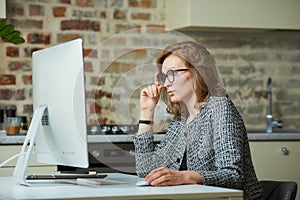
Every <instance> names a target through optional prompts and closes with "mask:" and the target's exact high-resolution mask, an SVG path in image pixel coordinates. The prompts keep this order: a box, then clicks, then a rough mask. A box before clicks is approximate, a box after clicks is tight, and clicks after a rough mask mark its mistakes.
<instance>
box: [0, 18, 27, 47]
mask: <svg viewBox="0 0 300 200" xmlns="http://www.w3.org/2000/svg"><path fill="white" fill-rule="evenodd" d="M0 36H1V38H2V39H3V40H4V41H5V42H10V43H13V44H22V43H24V42H25V40H24V38H22V37H21V32H20V31H18V30H15V27H14V25H12V24H5V21H4V20H0Z"/></svg>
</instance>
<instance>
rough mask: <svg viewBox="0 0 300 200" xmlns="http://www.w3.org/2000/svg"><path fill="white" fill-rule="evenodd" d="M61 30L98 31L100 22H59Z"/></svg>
mask: <svg viewBox="0 0 300 200" xmlns="http://www.w3.org/2000/svg"><path fill="white" fill-rule="evenodd" d="M60 27H61V30H63V31H64V30H86V31H95V32H98V31H100V22H98V21H90V20H75V19H74V20H64V21H62V22H61V26H60Z"/></svg>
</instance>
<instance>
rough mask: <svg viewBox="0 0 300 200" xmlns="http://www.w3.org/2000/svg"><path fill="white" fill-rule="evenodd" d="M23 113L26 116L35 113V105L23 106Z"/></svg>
mask: <svg viewBox="0 0 300 200" xmlns="http://www.w3.org/2000/svg"><path fill="white" fill-rule="evenodd" d="M23 113H24V114H32V113H33V105H32V104H24V105H23Z"/></svg>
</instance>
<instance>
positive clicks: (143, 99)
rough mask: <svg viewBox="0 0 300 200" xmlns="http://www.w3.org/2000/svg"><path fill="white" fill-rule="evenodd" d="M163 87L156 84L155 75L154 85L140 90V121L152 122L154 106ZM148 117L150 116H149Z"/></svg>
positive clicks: (156, 76)
mask: <svg viewBox="0 0 300 200" xmlns="http://www.w3.org/2000/svg"><path fill="white" fill-rule="evenodd" d="M163 87H164V86H162V85H159V83H158V74H157V73H156V75H155V83H154V84H152V85H150V86H148V87H146V88H144V89H142V91H141V93H140V111H141V119H143V120H152V119H151V118H152V116H151V115H153V112H154V109H155V107H156V104H157V102H158V100H159V97H160V92H161V90H162V88H163ZM149 115H150V116H149Z"/></svg>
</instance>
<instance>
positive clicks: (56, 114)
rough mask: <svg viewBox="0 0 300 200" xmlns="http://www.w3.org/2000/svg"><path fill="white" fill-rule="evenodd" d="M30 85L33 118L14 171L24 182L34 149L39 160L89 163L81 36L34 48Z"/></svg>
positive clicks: (19, 180)
mask: <svg viewBox="0 0 300 200" xmlns="http://www.w3.org/2000/svg"><path fill="white" fill-rule="evenodd" d="M32 87H33V107H34V114H33V119H32V121H31V124H30V126H29V129H28V132H27V135H26V139H25V142H24V144H23V147H22V150H21V153H20V154H21V155H20V156H19V158H18V161H17V165H16V167H15V170H14V174H13V177H14V180H15V181H16V182H17V183H20V184H23V185H28V182H27V180H26V176H27V173H26V172H27V168H28V162H29V159H30V156H31V154H32V153H33V152H35V154H36V156H37V160H38V161H39V162H41V163H48V164H53V165H65V166H73V167H80V168H87V167H88V164H89V161H88V148H87V130H86V129H87V127H86V104H85V81H84V62H83V50H82V40H81V39H76V40H73V41H70V42H66V43H63V44H59V45H56V46H53V47H49V48H46V49H43V50H39V51H36V52H34V53H33V55H32ZM33 144H35V146H36V148H35V151H34V145H33Z"/></svg>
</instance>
